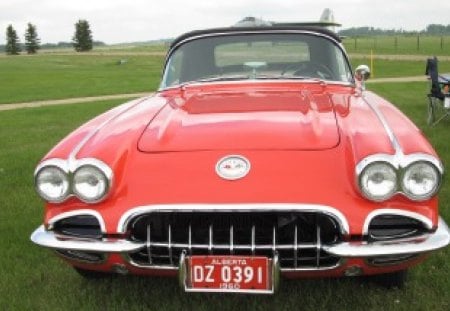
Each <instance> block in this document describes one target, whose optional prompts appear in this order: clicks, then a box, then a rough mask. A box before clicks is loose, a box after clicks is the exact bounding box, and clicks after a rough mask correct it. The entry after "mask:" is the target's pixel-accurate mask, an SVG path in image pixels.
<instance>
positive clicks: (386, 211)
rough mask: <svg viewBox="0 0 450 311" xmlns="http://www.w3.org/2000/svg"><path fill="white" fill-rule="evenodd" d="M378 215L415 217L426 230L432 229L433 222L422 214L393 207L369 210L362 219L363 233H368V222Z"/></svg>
mask: <svg viewBox="0 0 450 311" xmlns="http://www.w3.org/2000/svg"><path fill="white" fill-rule="evenodd" d="M380 215H398V216H405V217H409V218H413V219H416V220H418V221H420V222H421V223H423V224H424V225H425V227H426V228H427V229H428V230H431V229H433V222H432V221H431V219H430V218H428V217H425V216H423V215H422V214H419V213H415V212H410V211H405V210H401V209H395V208H383V209H377V210H374V211H372V212H370V213H369V215H367V217H366V220H365V221H364V226H363V232H362V234H363V235H368V234H369V225H370V222H371V221H372V220H373V219H374V218H375V217H377V216H380Z"/></svg>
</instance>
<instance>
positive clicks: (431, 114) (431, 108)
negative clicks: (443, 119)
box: [427, 96, 436, 125]
mask: <svg viewBox="0 0 450 311" xmlns="http://www.w3.org/2000/svg"><path fill="white" fill-rule="evenodd" d="M435 120H436V106H435V103H434V98H432V97H431V96H430V97H428V117H427V124H428V125H433V124H434V121H435Z"/></svg>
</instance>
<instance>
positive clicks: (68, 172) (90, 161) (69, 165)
mask: <svg viewBox="0 0 450 311" xmlns="http://www.w3.org/2000/svg"><path fill="white" fill-rule="evenodd" d="M53 167H56V168H57V169H59V170H60V171H62V172H64V174H65V176H66V177H67V181H68V190H67V191H66V193H65V195H64V197H61V198H59V199H58V200H51V198H49V197H47V196H45V195H43V194H42V193H41V191H39V189H38V187H37V178H38V177H39V174H40V173H41V172H42V171H43V170H45V169H47V168H53ZM85 167H93V168H95V169H96V170H98V172H100V173H101V174H102V176H104V178H105V179H104V181H105V184H106V185H105V189H104V191H103V193H102V195H101V196H99V197H96V198H95V199H93V200H91V199H89V198H86V197H85V196H84V195H83V194H82V193H80V192H79V191H76V189H75V185H74V177H75V174H76V173H77V172H78V171H80V170H81V169H83V168H85ZM34 176H35V189H36V191H37V193H38V194H39V196H40V197H41V198H43V199H44V200H45V201H47V202H49V203H63V202H65V201H66V200H67V199H69V198H70V197H73V196H76V197H77V198H78V199H79V200H80V201H82V202H84V203H88V204H94V203H99V202H101V201H103V200H105V199H106V198H107V197H108V195H109V193H110V190H111V187H112V184H113V171H112V169H111V168H110V167H109V166H108V165H107V164H105V163H104V162H102V161H100V160H98V159H94V158H85V159H79V160H78V159H74V160H73V159H71V160H62V159H48V160H45V161H43V162H42V163H41V164H39V165H38V167H37V168H36V170H35V173H34Z"/></svg>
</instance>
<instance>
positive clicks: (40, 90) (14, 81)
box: [0, 53, 164, 104]
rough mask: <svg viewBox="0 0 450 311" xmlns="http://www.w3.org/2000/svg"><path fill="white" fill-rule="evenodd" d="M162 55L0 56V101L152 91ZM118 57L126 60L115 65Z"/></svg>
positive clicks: (156, 83) (157, 80) (161, 61)
mask: <svg viewBox="0 0 450 311" xmlns="http://www.w3.org/2000/svg"><path fill="white" fill-rule="evenodd" d="M163 58H164V56H162V55H132V56H127V55H120V53H119V54H117V55H107V54H105V55H101V54H95V55H85V54H71V55H48V54H40V55H34V56H25V55H21V56H9V57H0V73H1V74H0V94H1V96H0V104H4V103H13V102H25V101H35V100H43V99H60V98H69V97H83V96H97V95H109V94H122V93H132V92H150V91H154V90H155V89H156V88H157V87H158V85H159V81H160V76H161V70H162V63H163ZM121 59H126V60H127V62H126V63H125V64H122V65H118V62H119V61H120V60H121Z"/></svg>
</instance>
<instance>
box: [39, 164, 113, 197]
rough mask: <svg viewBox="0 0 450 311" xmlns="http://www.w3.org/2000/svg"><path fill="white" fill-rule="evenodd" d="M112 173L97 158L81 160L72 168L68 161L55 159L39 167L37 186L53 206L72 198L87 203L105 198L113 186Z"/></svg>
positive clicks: (40, 193)
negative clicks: (74, 197)
mask: <svg viewBox="0 0 450 311" xmlns="http://www.w3.org/2000/svg"><path fill="white" fill-rule="evenodd" d="M112 177H113V174H112V170H111V168H109V166H107V165H106V164H105V163H103V162H101V161H99V160H96V159H82V160H79V161H77V162H76V164H75V165H74V167H73V168H72V169H69V167H68V165H67V164H66V162H65V161H63V160H59V159H52V160H48V161H45V162H43V163H42V164H41V165H39V166H38V168H37V169H36V173H35V187H36V191H37V192H38V194H39V195H40V196H41V197H42V198H43V199H44V200H46V201H48V202H51V203H61V202H63V201H65V200H66V199H67V198H69V197H70V196H72V195H75V196H77V197H78V198H79V199H80V200H81V201H83V202H85V203H97V202H100V201H102V200H103V199H104V198H106V196H107V194H108V192H109V189H110V188H111V183H112Z"/></svg>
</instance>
